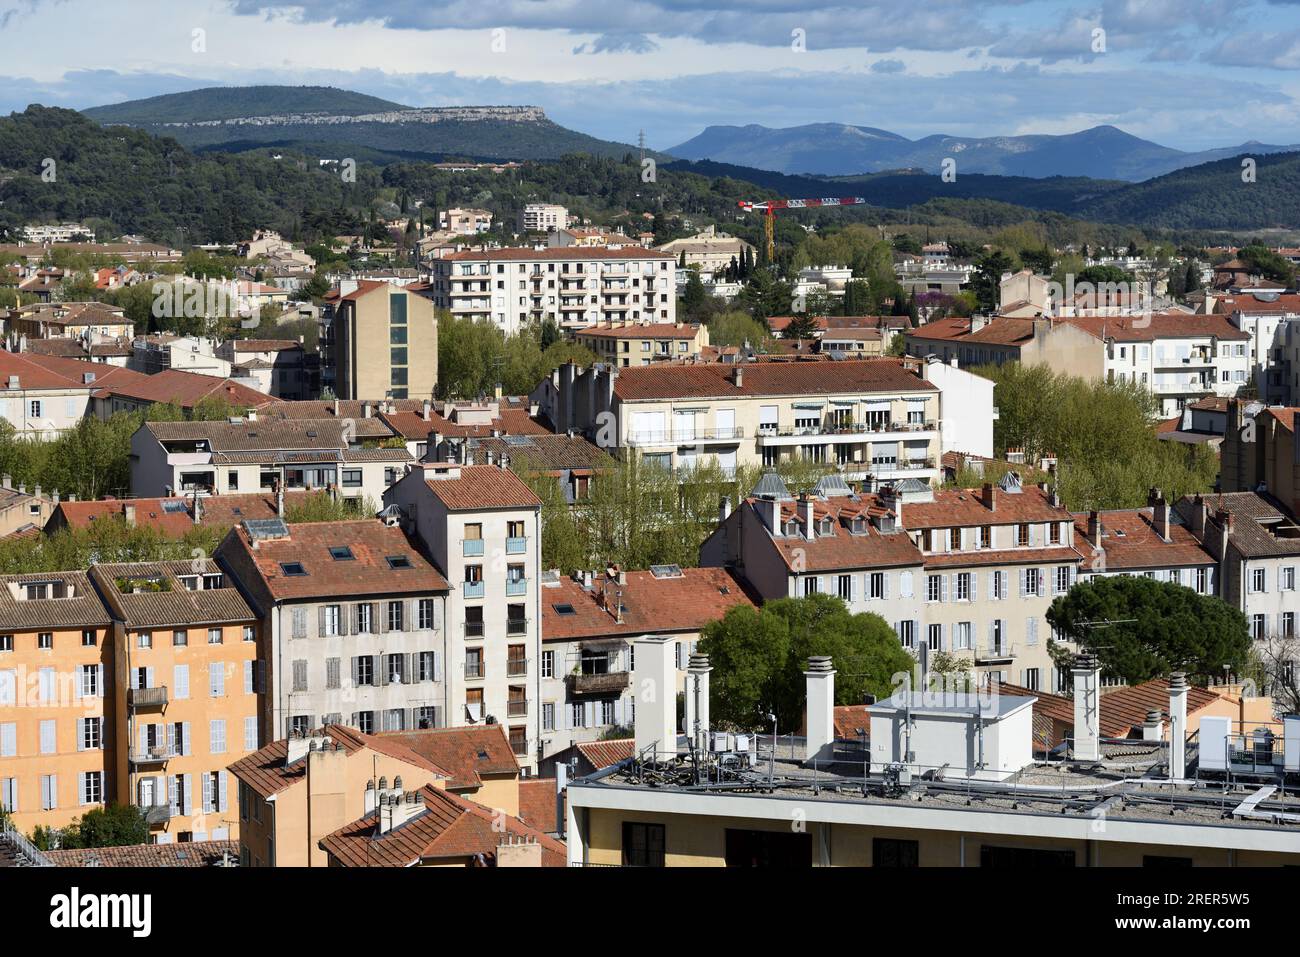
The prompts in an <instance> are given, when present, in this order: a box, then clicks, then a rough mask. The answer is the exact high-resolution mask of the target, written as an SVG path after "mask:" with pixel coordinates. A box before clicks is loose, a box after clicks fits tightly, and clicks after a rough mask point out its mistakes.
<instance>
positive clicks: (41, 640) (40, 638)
mask: <svg viewBox="0 0 1300 957" xmlns="http://www.w3.org/2000/svg"><path fill="white" fill-rule="evenodd" d="M36 647H37V648H39V649H41V650H42V651H50V650H51V649H52V648H53V647H54V633H53V632H50V631H42V632H41V633H40V634H38V635H37V636H36Z"/></svg>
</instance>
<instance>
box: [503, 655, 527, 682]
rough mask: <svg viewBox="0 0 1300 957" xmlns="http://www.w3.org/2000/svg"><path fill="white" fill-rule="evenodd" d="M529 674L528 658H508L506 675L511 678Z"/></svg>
mask: <svg viewBox="0 0 1300 957" xmlns="http://www.w3.org/2000/svg"><path fill="white" fill-rule="evenodd" d="M527 674H528V659H527V658H509V659H507V660H506V675H507V677H510V678H522V677H524V676H525V675H527Z"/></svg>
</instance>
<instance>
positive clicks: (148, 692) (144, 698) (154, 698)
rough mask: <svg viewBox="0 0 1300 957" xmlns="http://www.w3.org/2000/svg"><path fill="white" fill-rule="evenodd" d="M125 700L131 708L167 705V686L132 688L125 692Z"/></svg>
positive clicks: (162, 706) (163, 706)
mask: <svg viewBox="0 0 1300 957" xmlns="http://www.w3.org/2000/svg"><path fill="white" fill-rule="evenodd" d="M126 697H127V702H128V703H129V704H130V705H131V707H133V708H165V707H167V686H166V685H163V686H162V687H160V688H132V689H130V690H129V691H127V693H126Z"/></svg>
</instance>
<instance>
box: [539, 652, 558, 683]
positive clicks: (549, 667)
mask: <svg viewBox="0 0 1300 957" xmlns="http://www.w3.org/2000/svg"><path fill="white" fill-rule="evenodd" d="M542 677H543V678H554V677H555V652H553V651H543V652H542Z"/></svg>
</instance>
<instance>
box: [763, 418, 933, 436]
mask: <svg viewBox="0 0 1300 957" xmlns="http://www.w3.org/2000/svg"><path fill="white" fill-rule="evenodd" d="M937 428H939V420H938V419H926V420H925V421H922V422H896V421H894V420H892V419H890V420H888V421H884V422H874V421H868V422H834V421H831V422H820V423H818V424H817V425H793V426H789V425H776V424H773V423H771V422H766V423H763V424H762V425H760V426H759V427H758V435H759V437H760V438H761V437H765V436H768V437H773V438H801V437H803V436H809V435H819V436H826V437H828V438H830V439H832V440H833V439H834V438H835V436H837V435H838V436H848V435H880V434H884V433H894V432H933V431H934V430H935V429H937Z"/></svg>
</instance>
